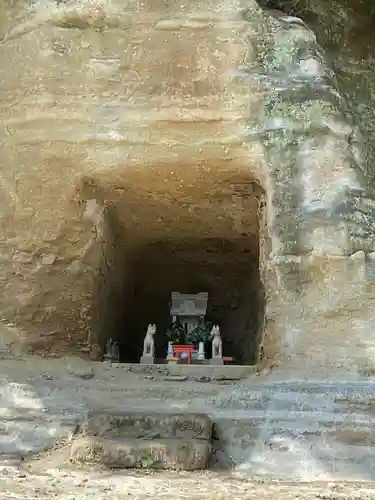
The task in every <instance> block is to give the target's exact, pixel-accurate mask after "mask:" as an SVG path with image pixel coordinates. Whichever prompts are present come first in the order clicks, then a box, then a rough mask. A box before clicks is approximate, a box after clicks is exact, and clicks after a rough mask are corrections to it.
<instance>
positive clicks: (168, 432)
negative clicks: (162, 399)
mask: <svg viewBox="0 0 375 500" xmlns="http://www.w3.org/2000/svg"><path fill="white" fill-rule="evenodd" d="M212 426H213V423H212V421H211V420H210V418H209V417H208V416H207V415H204V414H199V413H197V414H194V413H178V414H176V413H170V412H168V411H167V412H157V411H156V412H150V411H149V410H147V411H140V410H138V411H132V412H123V411H118V410H117V411H116V410H107V411H106V410H101V411H99V412H90V413H89V415H88V417H87V419H86V420H85V421H84V422H83V423H81V424H79V425H78V426H77V427H76V430H75V438H74V441H73V444H72V446H71V459H72V460H73V461H78V462H83V463H87V464H98V465H101V466H105V467H109V468H150V469H178V470H196V469H205V468H206V466H207V463H208V459H209V456H210V451H211V437H212Z"/></svg>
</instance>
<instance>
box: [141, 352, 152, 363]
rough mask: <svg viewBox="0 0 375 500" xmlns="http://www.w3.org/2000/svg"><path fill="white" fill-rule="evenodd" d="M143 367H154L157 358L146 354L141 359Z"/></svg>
mask: <svg viewBox="0 0 375 500" xmlns="http://www.w3.org/2000/svg"><path fill="white" fill-rule="evenodd" d="M140 363H141V365H153V364H155V358H154V357H153V356H150V355H149V354H145V355H143V356H142V357H141V361H140Z"/></svg>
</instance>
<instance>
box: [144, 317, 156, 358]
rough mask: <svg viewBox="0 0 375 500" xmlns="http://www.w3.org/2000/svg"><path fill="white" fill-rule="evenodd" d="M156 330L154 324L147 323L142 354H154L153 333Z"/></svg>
mask: <svg viewBox="0 0 375 500" xmlns="http://www.w3.org/2000/svg"><path fill="white" fill-rule="evenodd" d="M155 332H156V325H148V327H147V333H146V336H145V339H144V341H143V356H152V357H154V355H155V341H154V335H155Z"/></svg>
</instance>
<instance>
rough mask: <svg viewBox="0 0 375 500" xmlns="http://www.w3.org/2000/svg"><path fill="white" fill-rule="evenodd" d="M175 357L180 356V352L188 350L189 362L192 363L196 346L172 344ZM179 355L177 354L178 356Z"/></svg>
mask: <svg viewBox="0 0 375 500" xmlns="http://www.w3.org/2000/svg"><path fill="white" fill-rule="evenodd" d="M172 350H173V357H174V358H175V357H178V354H181V353H183V352H186V353H187V355H188V362H189V365H191V355H192V354H193V352H195V351H196V348H195V346H194V345H192V344H186V345H184V344H172ZM176 355H177V356H176Z"/></svg>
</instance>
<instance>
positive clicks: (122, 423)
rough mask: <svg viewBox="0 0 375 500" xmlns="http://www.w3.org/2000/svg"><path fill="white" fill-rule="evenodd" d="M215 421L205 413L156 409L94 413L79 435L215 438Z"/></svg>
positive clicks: (81, 427) (123, 437) (90, 415)
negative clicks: (177, 412) (213, 432)
mask: <svg viewBox="0 0 375 500" xmlns="http://www.w3.org/2000/svg"><path fill="white" fill-rule="evenodd" d="M212 425H213V423H212V421H211V419H210V418H209V417H208V416H207V415H204V414H198V413H191V414H184V413H182V414H173V413H172V414H166V413H157V412H156V413H155V412H150V413H146V412H144V411H143V412H142V411H138V412H137V411H134V412H123V413H121V412H118V411H117V412H114V411H110V410H108V411H105V410H103V411H100V412H92V413H90V414H89V415H88V418H87V420H86V421H85V422H84V423H83V424H81V425H80V427H79V429H78V434H83V435H91V436H101V437H105V438H109V439H134V438H138V439H148V440H150V439H166V438H168V439H169V438H173V439H184V440H189V439H202V440H207V441H210V440H211V434H212Z"/></svg>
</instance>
